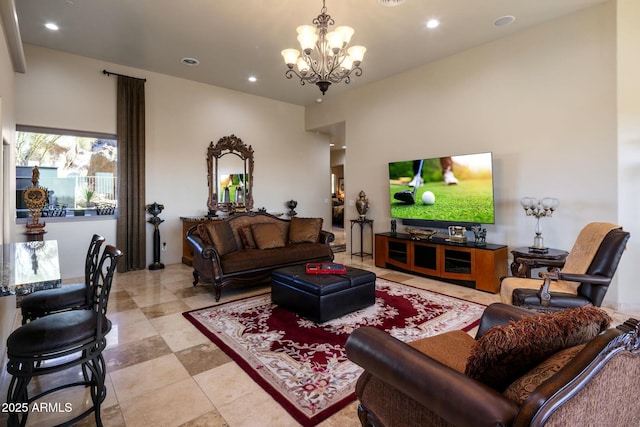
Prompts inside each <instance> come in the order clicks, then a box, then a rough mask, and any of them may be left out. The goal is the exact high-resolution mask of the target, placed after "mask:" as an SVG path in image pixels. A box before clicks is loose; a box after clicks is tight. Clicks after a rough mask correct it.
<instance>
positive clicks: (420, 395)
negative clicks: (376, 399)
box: [346, 327, 518, 426]
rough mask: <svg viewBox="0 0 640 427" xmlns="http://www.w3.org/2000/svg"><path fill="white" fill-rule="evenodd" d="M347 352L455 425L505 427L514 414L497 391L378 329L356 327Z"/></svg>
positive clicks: (380, 376)
mask: <svg viewBox="0 0 640 427" xmlns="http://www.w3.org/2000/svg"><path fill="white" fill-rule="evenodd" d="M346 351H347V357H348V358H349V359H350V360H352V361H353V362H355V363H356V364H358V365H360V366H361V367H363V368H364V369H365V370H366V371H368V372H369V373H371V374H372V375H374V376H376V377H378V378H379V379H380V380H382V381H384V382H385V383H387V384H389V385H391V386H392V387H394V388H396V389H397V390H399V391H400V392H402V393H403V394H405V395H406V396H410V397H411V398H412V399H414V400H415V401H417V402H418V403H420V404H421V405H423V406H424V407H426V408H428V409H429V410H431V411H432V412H434V413H436V414H438V415H439V416H440V417H442V418H444V419H445V420H447V421H448V422H450V423H452V424H454V425H458V426H481V425H491V426H496V425H510V424H511V423H512V421H513V419H514V417H515V415H516V413H517V411H518V407H517V405H516V404H515V403H514V402H511V401H510V400H508V399H506V398H505V397H504V396H502V395H501V394H500V393H498V392H497V391H496V390H494V389H492V388H490V387H488V386H486V385H484V384H482V383H480V382H478V381H476V380H473V379H471V378H469V377H467V376H465V375H464V374H462V373H460V372H458V371H456V370H454V369H451V368H449V367H447V366H445V365H443V364H441V363H439V362H437V361H435V360H433V359H431V358H430V357H428V356H426V355H425V354H423V353H421V352H420V351H418V350H416V349H414V348H413V347H411V346H409V345H407V344H405V343H403V342H401V341H399V340H397V339H396V338H393V337H392V336H390V335H388V334H386V333H385V332H383V331H380V330H378V329H375V328H370V327H363V328H359V329H357V330H356V331H355V332H353V333H352V334H351V335H350V336H349V338H348V339H347V343H346ZM483 422H484V423H485V424H483Z"/></svg>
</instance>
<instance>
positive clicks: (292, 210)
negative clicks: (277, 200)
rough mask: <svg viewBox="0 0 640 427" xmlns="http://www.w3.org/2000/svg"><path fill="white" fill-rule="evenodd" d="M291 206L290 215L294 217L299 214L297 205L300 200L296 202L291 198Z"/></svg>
mask: <svg viewBox="0 0 640 427" xmlns="http://www.w3.org/2000/svg"><path fill="white" fill-rule="evenodd" d="M287 206H288V207H289V216H291V217H294V216H296V215H298V212H296V210H295V209H296V206H298V202H296V201H295V200H289V203H288V205H287Z"/></svg>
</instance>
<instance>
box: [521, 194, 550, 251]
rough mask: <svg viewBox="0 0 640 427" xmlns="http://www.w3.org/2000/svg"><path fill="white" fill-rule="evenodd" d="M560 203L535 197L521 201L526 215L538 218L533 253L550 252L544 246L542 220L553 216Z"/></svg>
mask: <svg viewBox="0 0 640 427" xmlns="http://www.w3.org/2000/svg"><path fill="white" fill-rule="evenodd" d="M559 203H560V202H559V201H558V199H554V198H552V197H545V198H544V199H542V200H538V199H536V198H534V197H523V198H522V199H520V204H521V205H522V208H523V209H524V212H525V214H526V215H527V216H534V217H536V236H535V237H534V238H533V246H529V250H530V251H531V252H537V253H547V252H548V251H549V249H548V248H546V247H545V246H544V239H543V238H542V226H541V225H540V218H543V217H550V216H551V215H553V211H555V210H556V209H557V208H558V205H559Z"/></svg>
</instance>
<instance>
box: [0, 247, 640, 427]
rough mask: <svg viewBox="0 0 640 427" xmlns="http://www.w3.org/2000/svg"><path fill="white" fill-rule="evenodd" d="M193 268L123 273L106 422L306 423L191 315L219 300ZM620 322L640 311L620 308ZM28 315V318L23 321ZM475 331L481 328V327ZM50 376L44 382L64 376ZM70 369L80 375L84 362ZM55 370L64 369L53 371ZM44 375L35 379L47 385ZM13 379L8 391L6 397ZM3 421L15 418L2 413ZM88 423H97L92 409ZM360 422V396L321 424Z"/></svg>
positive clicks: (481, 295) (423, 282) (49, 419)
mask: <svg viewBox="0 0 640 427" xmlns="http://www.w3.org/2000/svg"><path fill="white" fill-rule="evenodd" d="M336 261H337V262H342V263H346V264H349V265H353V266H354V267H359V268H365V269H369V270H372V271H374V272H376V274H378V275H379V276H382V277H387V278H389V279H392V280H396V281H403V282H406V283H408V284H411V285H414V286H419V287H423V288H426V289H431V290H435V291H438V292H442V293H445V294H449V295H452V296H457V297H460V298H465V299H469V300H473V301H476V302H479V303H482V304H490V303H492V302H495V301H497V300H498V299H499V298H498V296H497V295H493V294H488V293H485V292H480V291H476V290H473V289H469V288H465V287H461V286H456V285H452V284H447V283H442V282H438V281H434V280H430V279H426V278H420V277H416V276H411V275H407V274H403V273H398V272H394V271H391V270H385V269H379V268H376V267H375V266H374V265H373V262H372V260H371V259H370V258H369V259H365V260H364V262H362V261H361V260H360V258H359V257H354V258H353V259H351V258H350V257H349V255H347V254H346V253H339V254H336ZM191 281H192V276H191V268H190V267H187V266H185V265H182V264H175V265H168V266H167V267H166V268H165V269H164V270H160V271H148V270H144V271H139V272H131V273H124V274H116V276H115V280H114V286H113V289H112V293H111V299H110V302H109V318H110V319H111V320H112V322H113V329H112V331H111V332H110V334H109V336H108V347H107V350H106V351H105V353H104V356H105V361H106V364H107V372H108V378H107V387H108V394H107V398H106V401H105V402H104V404H103V409H102V414H103V415H102V419H103V422H104V425H105V426H129V427H145V426H154V427H156V426H167V427H170V426H182V427H186V426H208V427H209V426H231V427H241V426H251V427H254V426H257V425H261V426H279V427H286V426H296V425H298V423H297V422H296V421H295V420H294V419H293V418H292V417H291V416H289V415H288V413H287V412H286V411H285V410H284V409H282V408H281V407H280V406H279V405H278V403H276V402H275V400H274V399H273V398H272V397H271V396H270V395H269V394H268V393H267V392H265V391H264V390H263V389H262V388H260V387H259V386H258V385H257V384H256V383H254V382H253V381H252V380H251V379H250V378H249V377H248V376H247V374H245V373H244V371H243V370H242V369H240V368H239V367H238V366H237V365H236V364H235V363H234V362H233V361H231V359H230V358H229V357H228V356H226V355H225V354H224V353H223V352H222V351H221V350H220V349H219V348H217V347H216V346H215V345H214V344H213V343H211V341H209V340H208V339H207V338H206V337H205V336H204V335H202V334H201V333H200V332H199V331H198V330H196V328H194V327H193V326H192V325H191V324H190V323H189V322H188V321H187V320H185V319H184V317H183V316H182V314H181V313H182V312H184V311H188V310H191V309H197V308H202V307H206V306H210V305H213V304H216V302H215V300H214V297H213V293H212V292H211V291H210V289H209V288H207V287H204V286H196V287H193V286H192V285H191ZM267 289H268V288H267V287H258V288H251V289H245V290H235V291H234V290H228V291H225V292H223V294H222V299H221V301H220V303H223V302H226V301H230V300H233V299H237V298H240V297H245V296H248V295H252V294H259V293H263V292H265V291H266V290H267ZM609 311H610V312H611V314H612V315H613V317H614V322H615V323H614V324H618V323H620V322H622V321H623V320H625V319H626V318H628V317H638V316H640V313H627V314H623V313H616V312H613V311H611V310H609ZM17 323H19V320H17ZM472 332H473V331H472ZM65 373H66V372H63V373H61V374H60V375H57V376H56V377H55V378H53V379H51V378H46V377H42V381H43V382H44V381H45V380H46V381H49V380H53V381H54V382H59V381H62V380H63V378H60V377H61V376H62V375H63V374H65ZM68 375H71V376H73V375H75V376H77V375H80V373H79V372H78V371H77V370H73V372H69V373H68ZM51 377H54V376H51ZM39 381H40V380H34V386H36V387H39V386H41V384H40V383H39ZM6 383H7V381H5V384H4V386H3V389H2V390H1V391H0V392H1V394H0V396H2V402H4V401H5V396H6V388H7V384H6ZM49 401H51V402H63V403H66V402H71V403H72V404H73V405H74V408H77V407H80V406H81V405H83V404H84V402H86V401H88V396H87V394H86V392H85V391H84V389H80V388H76V390H74V391H73V392H70V391H66V392H65V394H64V395H63V394H61V393H55V394H53V395H50V397H49ZM65 415H66V414H55V415H54V414H46V413H42V414H39V413H32V414H31V415H30V416H29V423H28V425H29V426H50V425H53V424H55V423H56V422H60V421H62V419H61V418H60V416H63V417H64V416H65ZM0 422H1V423H4V422H5V419H4V418H2V414H0ZM78 425H83V426H84V425H95V421H94V420H93V417H92V416H90V417H89V418H86V419H85V420H83V421H81V423H80V424H78ZM320 425H321V426H325V427H338V426H339V427H350V426H353V427H356V426H359V425H360V423H359V421H358V418H357V415H356V403H355V402H354V403H352V404H350V405H348V406H347V407H345V408H344V409H343V410H341V411H340V412H338V413H337V414H335V415H334V416H332V417H331V418H329V419H328V420H326V421H324V422H323V423H321V424H320Z"/></svg>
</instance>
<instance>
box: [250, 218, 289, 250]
mask: <svg viewBox="0 0 640 427" xmlns="http://www.w3.org/2000/svg"><path fill="white" fill-rule="evenodd" d="M251 232H252V233H253V239H254V240H255V241H256V245H257V246H258V249H272V248H280V247H282V246H284V245H285V241H284V239H283V238H282V232H281V231H280V227H278V224H274V223H268V222H265V223H262V224H253V225H252V226H251Z"/></svg>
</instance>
